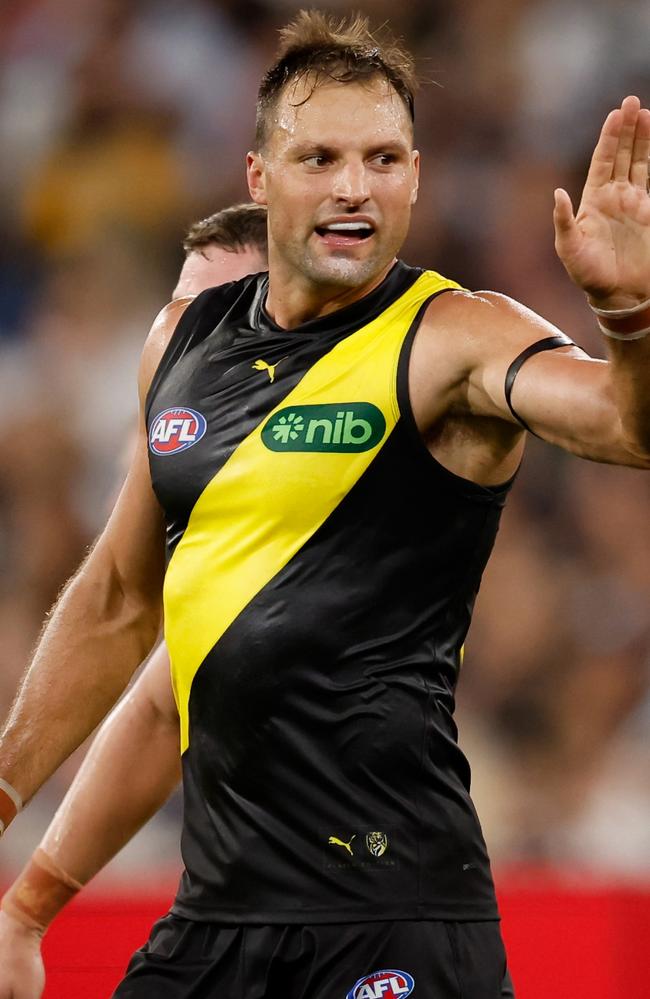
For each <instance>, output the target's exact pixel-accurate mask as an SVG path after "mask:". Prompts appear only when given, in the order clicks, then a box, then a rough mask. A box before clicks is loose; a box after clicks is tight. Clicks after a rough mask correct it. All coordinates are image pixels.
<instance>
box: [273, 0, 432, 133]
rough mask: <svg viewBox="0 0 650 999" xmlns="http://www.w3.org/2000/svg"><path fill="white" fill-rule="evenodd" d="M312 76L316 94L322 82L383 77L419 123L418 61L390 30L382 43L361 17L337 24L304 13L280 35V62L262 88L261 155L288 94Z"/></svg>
mask: <svg viewBox="0 0 650 999" xmlns="http://www.w3.org/2000/svg"><path fill="white" fill-rule="evenodd" d="M309 75H312V76H313V77H314V88H315V87H317V86H318V84H319V83H320V82H322V81H323V80H334V81H336V82H337V83H356V82H363V81H366V80H370V79H373V78H375V77H377V76H379V77H383V78H384V79H385V80H386V81H387V82H388V83H389V84H390V85H391V86H392V87H393V88H394V90H395V91H396V92H397V93H398V94H399V96H400V97H401V99H402V100H403V102H404V104H405V106H406V109H407V111H408V112H409V115H410V117H411V121H413V120H414V119H415V105H414V93H415V90H416V89H417V78H416V75H415V64H414V61H413V57H412V56H411V55H410V53H409V52H408V51H407V50H406V49H405V48H403V47H402V45H400V44H399V42H398V41H397V40H396V39H395V38H393V37H392V35H389V34H388V32H387V30H386V29H385V28H384V29H382V30H381V38H380V37H379V32H375V33H374V34H373V33H372V32H371V30H370V26H369V21H368V18H367V17H363V16H362V15H361V14H355V15H353V16H351V17H349V18H343V19H341V20H336V19H335V18H334V17H333V16H332V15H329V14H324V13H322V11H319V10H309V11H308V10H301V11H300V12H299V13H298V14H297V16H296V17H295V18H294V19H293V21H290V23H289V24H288V25H287V26H286V27H285V28H283V29H282V30H281V32H280V48H279V50H278V53H277V57H276V61H275V62H274V64H273V65H272V66H271V68H270V69H269V70H268V71H267V72H266V73H265V75H264V77H263V78H262V82H261V84H260V89H259V93H258V97H257V117H256V133H255V138H256V142H257V147H258V149H261V148H262V146H263V145H264V143H265V142H266V139H267V138H268V135H267V123H268V118H269V113H270V112H271V111H272V109H273V108H274V107H275V105H276V103H277V100H278V98H279V96H280V94H281V93H282V91H283V90H284V88H285V87H286V86H287V84H289V83H290V82H294V83H296V82H298V80H300V79H304V78H305V77H306V76H309Z"/></svg>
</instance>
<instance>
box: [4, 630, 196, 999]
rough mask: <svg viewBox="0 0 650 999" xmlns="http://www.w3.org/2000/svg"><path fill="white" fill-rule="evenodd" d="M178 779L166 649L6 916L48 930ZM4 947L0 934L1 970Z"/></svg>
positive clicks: (54, 826)
mask: <svg viewBox="0 0 650 999" xmlns="http://www.w3.org/2000/svg"><path fill="white" fill-rule="evenodd" d="M179 779H180V748H179V724H178V712H177V710H176V704H175V703H174V699H173V696H172V689H171V683H170V676H169V658H168V656H167V651H166V648H165V646H164V645H161V646H159V648H158V649H157V650H156V652H155V653H154V655H153V657H152V659H151V661H150V662H149V663H148V664H147V666H146V667H145V669H144V671H143V673H142V675H141V676H140V677H139V678H138V680H137V682H136V683H135V684H134V685H133V687H132V689H131V690H130V691H129V692H128V693H127V694H126V696H125V697H124V698H123V700H122V701H121V702H120V703H119V704H118V705H117V707H116V708H115V709H114V710H113V712H112V713H111V714H110V715H109V717H108V718H107V719H106V721H105V722H104V724H103V725H102V727H101V729H100V730H99V733H98V735H97V737H96V739H95V740H94V742H93V744H92V746H91V748H90V751H89V752H88V755H87V756H86V759H85V760H84V762H83V764H82V766H81V768H80V769H79V772H78V774H77V776H76V778H75V780H74V782H73V784H72V786H71V787H70V790H69V791H68V793H67V795H66V796H65V798H64V799H63V802H62V804H61V807H60V808H59V810H58V811H57V813H56V815H55V817H54V819H53V820H52V823H51V824H50V827H49V829H48V830H47V832H46V833H45V836H44V837H43V839H42V841H41V843H40V846H39V847H38V849H37V850H36V851H35V853H34V855H33V856H32V858H31V859H30V861H29V862H28V864H27V866H26V867H25V869H24V870H23V871H22V873H21V874H20V876H19V877H18V878H17V879H16V881H15V882H14V884H13V885H12V886H11V888H10V889H9V891H8V892H7V894H6V895H5V896H4V898H3V900H2V910H3V912H4V913H5V914H6V915H8V916H10V917H12V919H13V920H16V921H18V922H20V923H22V924H23V925H24V926H25V927H27V928H29V929H31V930H34V931H38V932H39V933H43V932H45V930H46V929H47V927H48V926H49V924H50V923H51V921H52V920H53V919H54V918H55V916H56V915H57V914H58V912H59V911H60V910H61V909H62V908H63V906H64V905H65V904H66V903H67V902H68V901H69V900H70V899H71V898H72V897H73V895H74V894H75V893H76V892H77V891H78V890H79V889H80V888H81V887H82V886H83V885H84V884H86V882H87V881H89V880H90V878H92V877H93V876H94V875H95V874H96V873H97V872H98V871H99V870H101V868H102V867H104V865H105V864H107V863H108V861H109V860H111V859H112V858H113V857H114V856H115V854H116V853H117V852H118V851H119V850H120V849H121V848H122V847H123V846H124V845H125V844H126V843H128V841H129V840H130V839H131V838H132V837H133V836H134V835H135V833H136V832H137V831H138V829H140V828H141V827H142V826H143V825H144V823H145V822H146V821H147V820H148V819H149V818H151V816H152V815H153V814H154V813H155V812H156V811H158V809H159V808H160V807H161V805H162V804H163V803H164V802H165V801H166V799H167V798H168V797H169V795H170V794H171V792H172V791H173V789H174V787H175V786H176V785H177V783H178V781H179ZM14 935H15V934H14ZM25 936H26V938H27V939H28V938H29V934H26V935H25ZM2 948H3V941H2V936H1V935H0V967H2V966H4V965H3V961H2V956H3V955H2ZM0 981H1V975H0Z"/></svg>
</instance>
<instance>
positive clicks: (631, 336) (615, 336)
mask: <svg viewBox="0 0 650 999" xmlns="http://www.w3.org/2000/svg"><path fill="white" fill-rule="evenodd" d="M598 326H599V327H600V332H601V333H604V334H605V336H608V337H610V338H611V339H612V340H643V338H644V336H647V335H648V333H650V326H648V327H647V328H646V329H644V330H637V331H636V333H612V331H611V330H608V329H605V327H604V326H603V324H602V323H601V322H599V323H598Z"/></svg>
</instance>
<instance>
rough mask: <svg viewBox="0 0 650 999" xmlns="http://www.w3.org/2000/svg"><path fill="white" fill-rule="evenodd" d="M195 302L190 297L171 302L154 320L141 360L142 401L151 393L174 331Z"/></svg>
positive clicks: (139, 385)
mask: <svg viewBox="0 0 650 999" xmlns="http://www.w3.org/2000/svg"><path fill="white" fill-rule="evenodd" d="M193 301H194V299H193V298H192V297H190V296H188V297H186V298H177V299H175V300H174V301H173V302H169V303H168V304H167V305H165V306H164V308H162V309H161V310H160V312H159V313H158V315H157V316H156V318H155V319H154V321H153V324H152V326H151V329H150V330H149V334H148V336H147V339H146V340H145V344H144V347H143V349H142V357H141V359H140V373H139V377H138V387H139V391H140V398H141V399H144V398H145V396H146V394H147V392H148V391H149V386H150V385H151V381H152V379H153V376H154V374H155V372H156V370H157V368H158V365H159V364H160V361H161V358H162V356H163V354H164V353H165V351H166V349H167V346H168V344H169V341H170V340H171V338H172V336H173V335H174V331H175V329H176V327H177V326H178V324H179V322H180V320H181V317H182V316H183V315H184V313H185V310H186V309H187V307H188V306H189V305H190V304H191V303H192V302H193Z"/></svg>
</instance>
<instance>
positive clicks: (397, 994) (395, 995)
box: [345, 968, 415, 999]
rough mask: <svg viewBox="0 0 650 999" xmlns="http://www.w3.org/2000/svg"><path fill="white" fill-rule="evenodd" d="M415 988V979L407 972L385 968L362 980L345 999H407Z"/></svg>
mask: <svg viewBox="0 0 650 999" xmlns="http://www.w3.org/2000/svg"><path fill="white" fill-rule="evenodd" d="M414 988H415V979H414V978H412V976H411V975H409V974H408V973H407V972H406V971H395V969H393V968H385V969H384V970H383V971H373V972H372V974H371V975H365V976H364V977H363V978H360V979H359V981H358V982H357V983H356V985H355V986H354V987H353V988H351V989H350V991H349V992H348V994H347V996H346V997H345V999H405V997H406V996H410V994H411V992H412V991H413V989H414Z"/></svg>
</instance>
